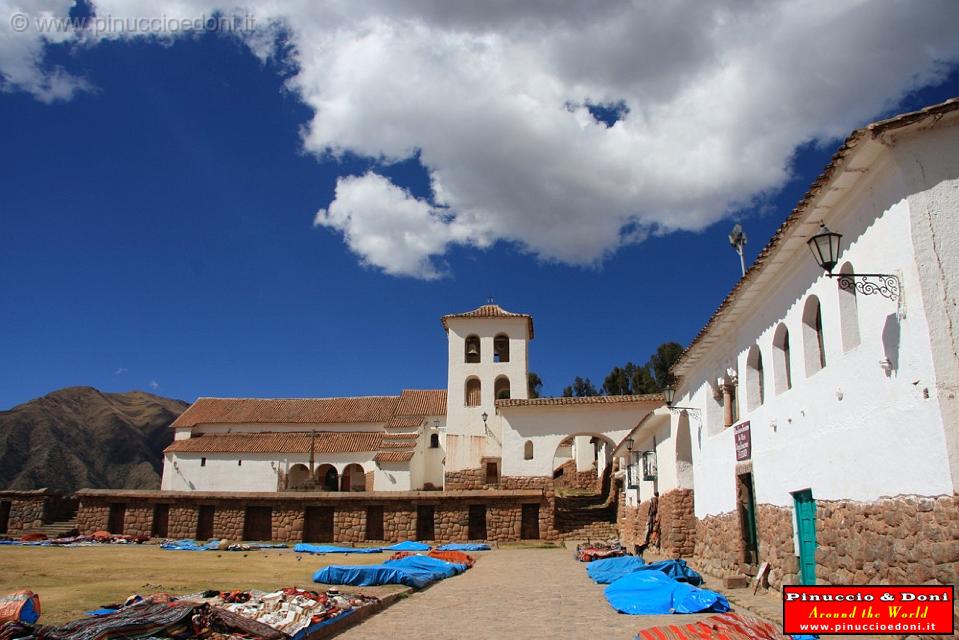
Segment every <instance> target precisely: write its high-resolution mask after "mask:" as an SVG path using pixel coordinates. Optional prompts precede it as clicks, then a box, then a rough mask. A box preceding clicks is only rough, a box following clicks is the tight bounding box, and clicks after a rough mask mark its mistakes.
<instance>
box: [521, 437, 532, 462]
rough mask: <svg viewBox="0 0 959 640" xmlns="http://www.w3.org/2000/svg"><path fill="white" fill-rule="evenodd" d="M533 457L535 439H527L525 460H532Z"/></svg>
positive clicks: (524, 453) (524, 451) (524, 448)
mask: <svg viewBox="0 0 959 640" xmlns="http://www.w3.org/2000/svg"><path fill="white" fill-rule="evenodd" d="M532 459H533V441H532V440H527V441H526V444H524V445H523V460H532Z"/></svg>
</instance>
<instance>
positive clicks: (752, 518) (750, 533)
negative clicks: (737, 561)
mask: <svg viewBox="0 0 959 640" xmlns="http://www.w3.org/2000/svg"><path fill="white" fill-rule="evenodd" d="M736 502H737V510H738V511H739V531H740V534H741V536H742V549H743V562H745V563H746V564H749V565H756V564H759V539H758V536H757V535H756V494H755V491H754V490H753V474H752V473H741V474H739V475H737V476H736Z"/></svg>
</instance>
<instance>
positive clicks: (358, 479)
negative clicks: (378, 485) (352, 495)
mask: <svg viewBox="0 0 959 640" xmlns="http://www.w3.org/2000/svg"><path fill="white" fill-rule="evenodd" d="M340 491H366V472H365V471H363V467H362V466H360V465H359V464H356V463H355V462H351V463H350V464H348V465H346V466H345V467H344V468H343V474H342V475H341V476H340Z"/></svg>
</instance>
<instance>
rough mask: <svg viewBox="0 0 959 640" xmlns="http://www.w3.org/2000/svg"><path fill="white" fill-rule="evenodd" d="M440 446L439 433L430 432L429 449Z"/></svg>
mask: <svg viewBox="0 0 959 640" xmlns="http://www.w3.org/2000/svg"><path fill="white" fill-rule="evenodd" d="M439 448H440V434H438V433H431V434H430V449H439Z"/></svg>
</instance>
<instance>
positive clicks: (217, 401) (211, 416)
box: [172, 396, 445, 427]
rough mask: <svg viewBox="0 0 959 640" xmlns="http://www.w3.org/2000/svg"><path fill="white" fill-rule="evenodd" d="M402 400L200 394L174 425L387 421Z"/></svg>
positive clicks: (370, 397) (387, 398) (371, 397)
mask: <svg viewBox="0 0 959 640" xmlns="http://www.w3.org/2000/svg"><path fill="white" fill-rule="evenodd" d="M398 400H399V399H398V398H397V397H396V396H363V397H357V398H276V399H268V398H199V399H197V401H196V402H194V403H193V404H191V405H190V406H189V408H187V410H186V411H184V412H183V413H182V414H180V417H179V418H177V419H176V421H174V423H173V425H172V426H174V427H193V426H196V425H198V424H257V423H263V424H268V423H272V424H331V423H369V422H386V421H387V420H389V419H390V417H392V415H393V412H394V410H395V409H396V405H397V402H398ZM444 413H445V412H444Z"/></svg>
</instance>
